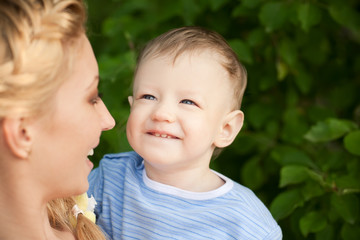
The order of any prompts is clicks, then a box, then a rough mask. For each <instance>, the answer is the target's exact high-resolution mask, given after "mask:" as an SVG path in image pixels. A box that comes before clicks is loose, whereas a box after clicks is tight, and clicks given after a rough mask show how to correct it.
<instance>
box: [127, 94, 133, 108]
mask: <svg viewBox="0 0 360 240" xmlns="http://www.w3.org/2000/svg"><path fill="white" fill-rule="evenodd" d="M128 101H129V104H130V107H131V106H132V104H133V102H134V98H133V96H128Z"/></svg>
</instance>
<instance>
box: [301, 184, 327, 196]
mask: <svg viewBox="0 0 360 240" xmlns="http://www.w3.org/2000/svg"><path fill="white" fill-rule="evenodd" d="M324 193H325V191H324V189H323V188H321V187H320V185H318V184H314V182H313V181H307V182H306V184H305V186H304V187H303V188H302V189H301V194H302V195H303V196H304V200H305V201H309V200H310V199H312V198H314V197H319V196H322V195H323V194H324Z"/></svg>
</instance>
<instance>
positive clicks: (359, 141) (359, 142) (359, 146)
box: [344, 130, 360, 156]
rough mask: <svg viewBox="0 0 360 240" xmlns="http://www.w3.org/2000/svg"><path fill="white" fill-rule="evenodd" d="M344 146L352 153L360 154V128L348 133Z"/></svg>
mask: <svg viewBox="0 0 360 240" xmlns="http://www.w3.org/2000/svg"><path fill="white" fill-rule="evenodd" d="M344 146H345V148H346V150H348V151H349V152H350V153H352V154H354V155H357V156H360V130H357V131H354V132H350V133H349V134H347V135H346V136H345V138H344Z"/></svg>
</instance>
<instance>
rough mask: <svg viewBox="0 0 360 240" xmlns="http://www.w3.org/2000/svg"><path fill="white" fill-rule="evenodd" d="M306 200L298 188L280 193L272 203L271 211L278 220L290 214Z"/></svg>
mask: <svg viewBox="0 0 360 240" xmlns="http://www.w3.org/2000/svg"><path fill="white" fill-rule="evenodd" d="M303 204H304V200H303V198H302V196H301V192H300V191H299V190H297V189H294V190H289V191H286V192H283V193H280V194H279V195H278V196H277V197H276V198H275V199H274V201H273V202H272V203H271V205H270V212H271V213H272V215H273V217H274V218H275V219H276V220H280V219H283V218H285V217H287V216H289V215H290V214H291V213H292V212H293V211H294V210H295V209H296V208H297V207H299V206H302V205H303Z"/></svg>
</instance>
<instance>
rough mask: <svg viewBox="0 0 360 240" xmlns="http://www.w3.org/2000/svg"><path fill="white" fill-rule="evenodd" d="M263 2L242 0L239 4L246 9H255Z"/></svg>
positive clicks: (259, 0) (260, 0)
mask: <svg viewBox="0 0 360 240" xmlns="http://www.w3.org/2000/svg"><path fill="white" fill-rule="evenodd" d="M262 1H263V0H242V1H241V4H242V5H243V6H244V7H247V8H256V7H257V6H259V4H260V3H261V2H262Z"/></svg>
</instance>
